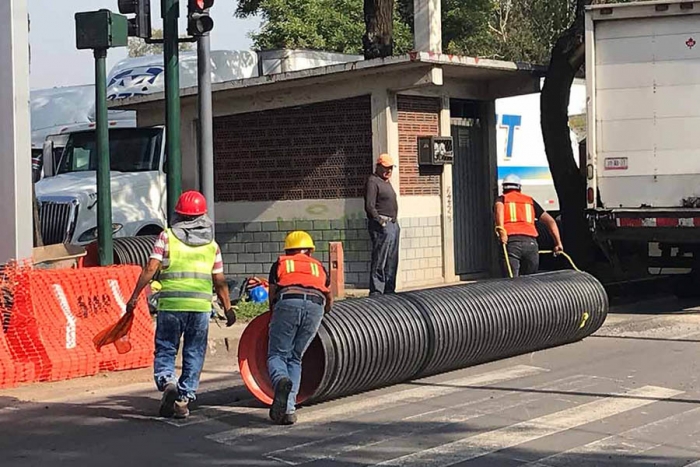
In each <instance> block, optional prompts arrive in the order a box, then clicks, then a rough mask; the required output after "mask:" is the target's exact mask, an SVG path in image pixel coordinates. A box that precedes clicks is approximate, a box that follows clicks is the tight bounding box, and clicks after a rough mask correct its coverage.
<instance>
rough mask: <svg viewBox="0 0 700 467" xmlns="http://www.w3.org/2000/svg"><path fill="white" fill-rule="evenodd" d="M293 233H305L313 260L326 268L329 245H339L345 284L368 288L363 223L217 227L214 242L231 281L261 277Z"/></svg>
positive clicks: (366, 237) (367, 246)
mask: <svg viewBox="0 0 700 467" xmlns="http://www.w3.org/2000/svg"><path fill="white" fill-rule="evenodd" d="M292 230H305V231H307V232H309V234H311V236H312V237H313V239H314V243H315V244H316V253H315V254H314V256H315V257H316V258H317V259H318V260H320V261H322V262H323V264H324V265H326V267H328V260H329V247H328V244H329V242H331V241H342V242H343V250H344V253H345V283H346V286H347V287H348V288H367V287H368V284H369V276H368V274H369V273H368V271H369V264H370V259H371V253H370V251H371V247H370V241H369V235H368V233H367V221H366V220H365V219H347V220H315V221H299V220H298V221H279V222H249V223H226V224H223V223H221V224H217V226H216V240H217V242H218V243H219V245H220V246H221V252H222V254H223V257H224V266H225V273H226V275H227V276H230V277H237V276H240V277H244V276H250V275H264V276H265V277H267V274H268V273H269V272H270V268H271V267H272V263H274V262H275V260H276V259H277V257H278V256H279V255H280V254H281V253H283V250H284V238H285V237H286V236H287V234H288V233H289V232H291V231H292Z"/></svg>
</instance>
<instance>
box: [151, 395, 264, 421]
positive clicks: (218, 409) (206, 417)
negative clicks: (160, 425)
mask: <svg viewBox="0 0 700 467" xmlns="http://www.w3.org/2000/svg"><path fill="white" fill-rule="evenodd" d="M251 401H252V400H251ZM251 401H243V403H247V402H251ZM256 412H260V408H257V407H247V406H241V405H205V406H200V407H198V408H197V409H196V410H193V411H192V412H191V415H190V416H189V417H187V418H186V419H184V420H178V419H175V418H164V419H161V420H162V421H163V422H165V423H167V424H168V425H172V426H176V427H178V428H183V427H186V426H192V425H198V424H200V423H205V422H208V421H211V420H217V419H219V418H224V417H230V416H231V415H246V414H251V413H256Z"/></svg>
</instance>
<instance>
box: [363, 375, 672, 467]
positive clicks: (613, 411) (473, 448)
mask: <svg viewBox="0 0 700 467" xmlns="http://www.w3.org/2000/svg"><path fill="white" fill-rule="evenodd" d="M682 393H683V391H676V390H674V389H668V388H661V387H656V386H644V387H643V388H640V389H635V390H632V391H629V392H627V393H623V394H621V395H617V396H613V397H606V398H604V399H601V400H597V401H593V402H590V403H588V404H583V405H579V406H577V407H573V408H570V409H566V410H562V411H559V412H555V413H553V414H549V415H545V416H542V417H538V418H535V419H532V420H527V421H524V422H520V423H515V424H513V425H510V426H507V427H504V428H501V429H498V430H493V431H488V432H485V433H481V434H479V435H475V436H470V437H467V438H463V439H460V440H458V441H454V442H452V443H447V444H443V445H441V446H437V447H435V448H432V449H425V450H423V451H419V452H416V453H414V454H409V455H406V456H401V457H397V458H395V459H390V460H388V461H385V462H381V463H379V464H376V465H395V466H400V467H408V466H421V467H447V466H450V465H455V464H459V463H461V462H466V461H469V460H472V459H476V458H479V457H483V456H486V455H488V454H492V453H494V452H497V451H500V450H503V449H507V448H511V447H513V446H518V445H520V444H524V443H528V442H531V441H535V440H538V439H540V438H544V437H545V436H551V435H554V434H557V433H561V432H564V431H567V430H571V429H573V428H577V427H579V426H582V425H586V424H588V423H592V422H595V421H598V420H602V419H605V418H608V417H612V416H614V415H618V414H621V413H624V412H628V411H630V410H634V409H638V408H640V407H644V406H646V405H649V404H653V403H655V402H657V401H658V400H661V399H667V398H670V397H673V396H677V395H678V394H682Z"/></svg>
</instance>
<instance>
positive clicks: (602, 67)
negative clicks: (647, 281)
mask: <svg viewBox="0 0 700 467" xmlns="http://www.w3.org/2000/svg"><path fill="white" fill-rule="evenodd" d="M690 3H693V4H695V3H697V4H695V5H694V8H692V9H689V8H688V7H687V6H686V7H683V6H682V5H683V4H681V3H672V2H670V3H669V4H667V5H666V9H665V10H664V7H657V6H656V5H653V4H652V5H634V4H630V6H616V7H614V8H608V9H607V10H606V9H605V8H602V7H597V8H595V9H591V10H590V11H589V12H588V25H587V28H588V36H587V40H588V41H589V44H588V53H589V56H588V59H589V63H588V68H587V74H588V76H589V83H588V84H589V95H592V96H593V97H592V100H591V102H589V129H590V128H591V125H592V124H594V125H595V129H594V134H593V135H590V131H589V143H593V144H592V148H591V149H592V150H594V151H595V153H594V154H593V155H592V156H593V157H592V160H591V161H590V163H591V164H592V165H593V166H594V167H595V177H594V181H593V182H592V184H593V185H594V186H595V184H597V189H598V193H599V196H600V200H601V201H602V204H603V206H604V208H606V209H619V208H631V209H634V208H646V207H652V208H678V207H700V203H698V201H697V198H698V197H700V15H699V13H700V2H686V5H687V4H690ZM591 39H594V40H593V41H592V42H593V43H592V44H590V42H591ZM591 58H592V60H591ZM590 136H593V138H590ZM591 140H592V141H591ZM696 203H697V205H696ZM589 207H594V205H593V203H591V199H590V196H589Z"/></svg>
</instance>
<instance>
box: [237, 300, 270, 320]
mask: <svg viewBox="0 0 700 467" xmlns="http://www.w3.org/2000/svg"><path fill="white" fill-rule="evenodd" d="M236 307H237V310H236V319H237V320H238V321H239V322H243V323H247V322H248V321H251V320H253V319H254V318H256V317H258V316H260V315H262V314H263V313H265V312H266V311H268V310H269V308H270V305H269V304H268V303H267V302H263V303H253V302H238V304H237V305H236Z"/></svg>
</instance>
